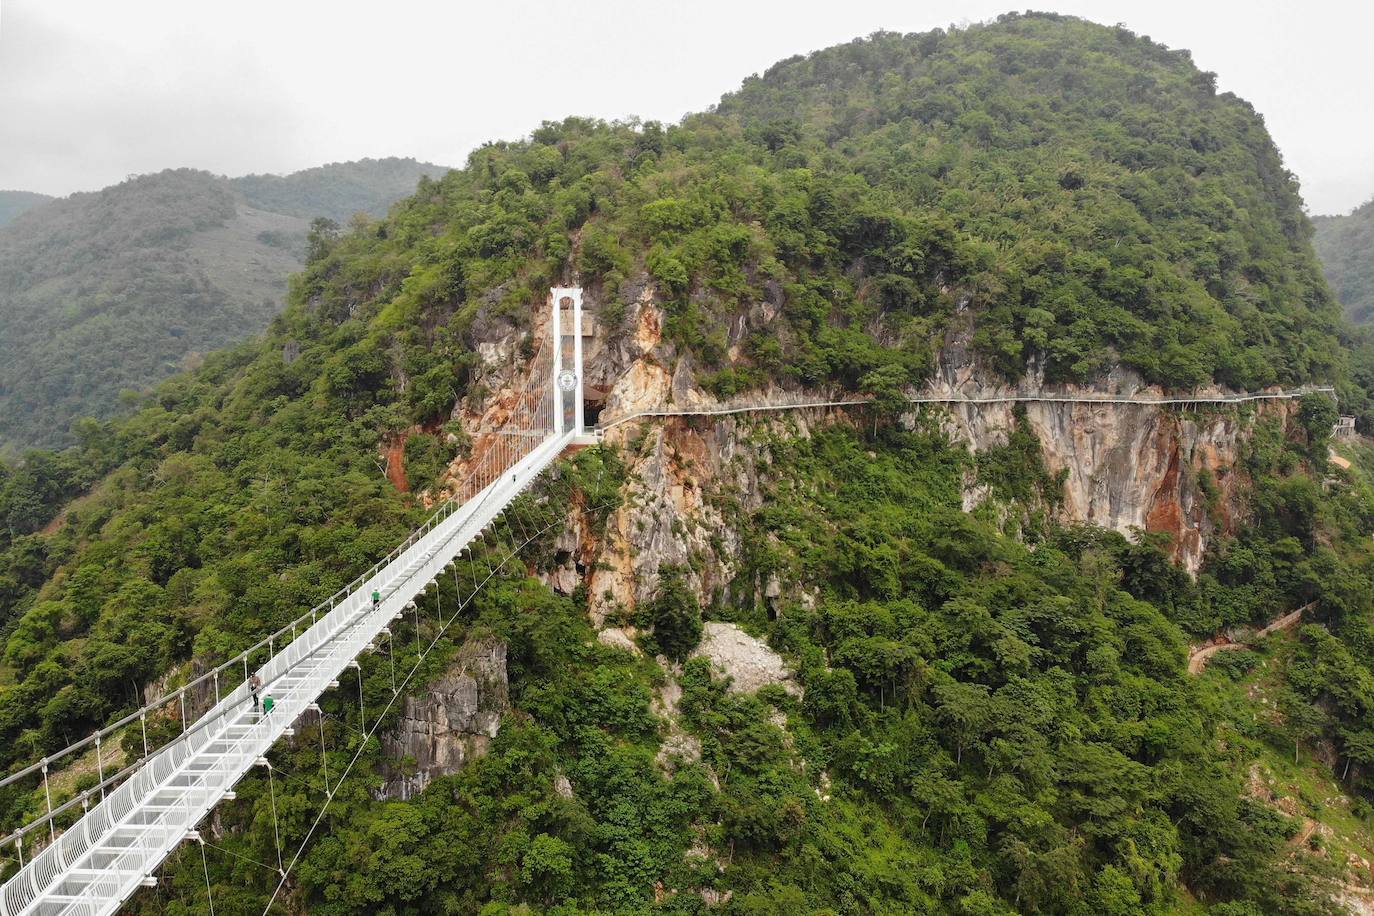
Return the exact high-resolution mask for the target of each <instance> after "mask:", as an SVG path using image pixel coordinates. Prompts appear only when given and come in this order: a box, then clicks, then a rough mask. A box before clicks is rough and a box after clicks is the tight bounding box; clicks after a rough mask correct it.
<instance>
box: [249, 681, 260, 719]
mask: <svg viewBox="0 0 1374 916" xmlns="http://www.w3.org/2000/svg"><path fill="white" fill-rule="evenodd" d="M261 689H262V678H260V677H258V676H257V674H254V675H253V676H252V677H250V678H248V691H249V692H250V693H252V694H253V712H255V713H256V712H257V711H258V691H259V690H261Z"/></svg>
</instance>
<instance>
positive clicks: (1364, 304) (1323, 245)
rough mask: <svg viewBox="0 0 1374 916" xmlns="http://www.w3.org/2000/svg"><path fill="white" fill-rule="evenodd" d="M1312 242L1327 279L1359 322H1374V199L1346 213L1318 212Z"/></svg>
mask: <svg viewBox="0 0 1374 916" xmlns="http://www.w3.org/2000/svg"><path fill="white" fill-rule="evenodd" d="M1312 224H1313V226H1315V227H1316V234H1315V235H1314V236H1313V239H1312V244H1313V247H1315V248H1316V251H1317V256H1318V257H1319V258H1321V262H1322V267H1323V269H1324V270H1325V271H1326V279H1327V282H1329V283H1330V284H1331V289H1332V290H1334V291H1335V293H1336V298H1337V299H1339V300H1340V301H1341V305H1343V306H1345V314H1346V316H1347V317H1348V318H1349V319H1350V320H1351V321H1353V322H1355V323H1356V324H1360V325H1364V326H1369V325H1371V324H1374V200H1371V201H1369V202H1368V203H1366V204H1365V205H1364V206H1362V207H1357V208H1356V209H1355V210H1354V211H1353V212H1351V213H1349V214H1346V215H1345V216H1317V217H1313V219H1312Z"/></svg>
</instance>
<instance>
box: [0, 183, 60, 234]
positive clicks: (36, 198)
mask: <svg viewBox="0 0 1374 916" xmlns="http://www.w3.org/2000/svg"><path fill="white" fill-rule="evenodd" d="M49 200H52V198H51V197H49V196H48V195H46V194H35V193H33V192H32V191H0V227H3V226H6V225H8V224H10V223H12V222H14V221H15V220H16V219H18V218H19V214H21V213H25V212H27V211H29V210H32V209H33V208H34V207H36V206H38V205H39V204H41V203H44V202H46V201H49Z"/></svg>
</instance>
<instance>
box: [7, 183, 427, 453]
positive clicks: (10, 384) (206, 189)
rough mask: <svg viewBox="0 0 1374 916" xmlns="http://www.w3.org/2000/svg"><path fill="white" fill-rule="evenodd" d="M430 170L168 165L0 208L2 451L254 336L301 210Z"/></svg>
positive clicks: (313, 210)
mask: <svg viewBox="0 0 1374 916" xmlns="http://www.w3.org/2000/svg"><path fill="white" fill-rule="evenodd" d="M443 171H444V170H443V169H441V168H439V167H438V166H431V165H427V164H424V163H417V162H415V161H414V160H412V159H380V160H377V159H368V160H361V161H358V162H350V163H336V164H334V165H329V166H323V167H320V168H317V169H308V170H306V171H304V172H297V173H294V174H292V175H287V176H275V175H250V176H247V177H244V178H236V179H224V178H219V177H216V176H214V175H211V174H209V173H208V172H200V171H195V170H192V169H169V170H166V171H163V172H160V173H158V174H153V175H143V176H139V177H136V178H131V179H129V180H127V181H124V182H122V183H120V184H118V185H115V186H113V187H110V188H106V189H105V190H103V191H98V192H95V193H89V194H74V195H72V196H71V197H67V198H64V199H62V200H56V201H51V202H49V203H47V204H45V205H43V206H38V207H36V208H34V209H32V210H31V211H30V212H29V213H28V214H27V216H26V218H25V219H24V220H22V221H20V222H19V223H17V224H14V225H10V226H8V227H5V226H4V225H3V224H4V222H5V220H4V219H3V213H0V454H9V455H10V456H11V457H13V456H15V455H17V454H19V453H21V452H22V451H23V450H24V449H26V448H28V447H32V446H47V447H54V446H62V445H69V444H71V443H72V442H74V441H75V438H76V436H75V433H74V431H73V430H72V429H71V423H72V422H73V421H75V420H77V419H79V418H81V417H87V416H94V417H97V418H100V419H107V418H109V417H111V416H114V415H116V414H118V413H120V412H121V411H122V412H124V413H127V412H128V408H129V406H130V405H129V404H127V403H126V400H127V398H129V397H132V396H133V395H134V394H135V393H136V392H141V391H144V390H146V389H147V388H149V387H151V386H152V385H154V384H155V383H157V382H159V381H161V380H162V379H164V378H166V377H167V376H169V375H172V374H174V373H176V372H180V371H183V370H185V369H187V368H191V367H193V366H195V365H196V364H197V363H198V362H199V361H200V360H201V359H202V358H203V356H204V354H205V353H207V352H209V351H210V350H213V349H216V348H219V347H224V346H228V345H231V344H235V343H238V342H239V341H242V340H245V339H247V338H249V337H252V336H253V335H255V334H257V333H259V332H261V331H262V329H263V328H265V327H266V326H267V323H268V322H269V321H270V320H271V319H272V317H273V316H274V315H276V314H277V313H278V312H280V311H281V309H282V305H283V302H284V300H285V297H286V278H287V276H289V275H290V274H291V273H292V272H293V271H296V270H299V269H300V267H301V265H302V263H303V261H304V258H305V254H306V236H307V234H308V232H309V227H310V221H311V219H315V218H323V219H326V220H330V221H331V224H333V223H334V222H339V223H345V222H347V221H348V219H349V218H351V217H352V216H353V215H354V214H355V213H359V212H362V213H368V214H371V215H372V216H374V217H375V216H381V215H383V214H384V213H385V212H386V208H387V207H388V206H389V205H390V204H391V203H392V202H394V201H395V200H397V199H398V198H400V197H404V196H405V195H407V194H409V193H411V192H412V191H414V189H415V184H416V182H417V181H418V180H419V178H420V177H421V176H433V175H439V174H442V173H443ZM0 206H3V205H2V204H0Z"/></svg>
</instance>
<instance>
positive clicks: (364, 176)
mask: <svg viewBox="0 0 1374 916" xmlns="http://www.w3.org/2000/svg"><path fill="white" fill-rule="evenodd" d="M447 171H448V169H447V168H446V167H444V166H439V165H432V164H430V163H428V162H417V161H415V160H414V159H397V158H389V159H359V160H357V161H355V162H334V163H330V164H329V165H321V166H317V167H316V168H313V169H304V170H303V171H300V172H292V173H291V174H290V175H245V176H243V177H242V178H234V179H231V180H230V184H232V185H233V186H234V189H235V190H237V191H238V192H239V193H241V194H242V195H243V196H244V198H245V199H246V200H247V201H248V202H249V203H250V204H251V205H253V206H254V207H257V208H259V209H262V210H271V211H272V212H274V213H287V214H290V215H291V216H299V217H302V218H304V219H313V218H315V217H317V216H323V217H327V218H329V219H332V220H334V221H336V222H340V223H342V222H345V221H346V220H347V219H348V218H349V217H350V216H352V215H353V214H355V213H367V214H370V215H372V216H385V215H386V211H387V208H388V207H390V206H391V205H392V204H393V203H395V202H396V201H397V200H399V199H401V198H402V197H409V196H410V195H411V194H412V193H414V191H415V183H416V182H418V181H419V180H420V176H421V175H425V176H428V177H430V178H438V177H439V176H440V175H442V174H444V173H445V172H447Z"/></svg>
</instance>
